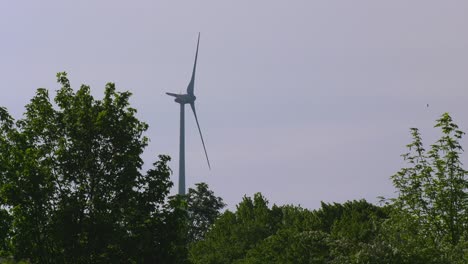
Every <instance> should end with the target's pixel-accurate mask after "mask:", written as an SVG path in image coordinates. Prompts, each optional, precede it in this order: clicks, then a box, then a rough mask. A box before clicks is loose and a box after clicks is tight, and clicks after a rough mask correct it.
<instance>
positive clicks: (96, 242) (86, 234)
mask: <svg viewBox="0 0 468 264" xmlns="http://www.w3.org/2000/svg"><path fill="white" fill-rule="evenodd" d="M57 80H58V82H59V83H60V84H61V86H62V87H61V89H59V90H58V91H57V95H56V96H55V98H54V102H55V104H54V103H53V102H52V101H51V100H50V99H49V93H48V91H47V90H46V89H38V90H37V93H36V95H35V96H34V97H33V98H32V100H31V102H30V103H29V104H28V105H27V106H26V112H25V114H24V116H23V118H22V119H20V120H18V121H16V122H15V121H14V119H13V118H12V117H11V116H10V115H9V114H8V112H7V111H6V109H4V108H0V213H1V214H2V220H1V221H0V235H1V236H2V237H1V238H2V239H3V240H4V241H6V243H2V245H0V246H3V248H5V247H8V252H9V253H10V254H12V255H13V256H14V257H15V258H17V259H30V260H31V261H32V262H34V263H121V262H125V263H133V262H135V263H144V262H150V261H152V262H157V261H160V260H162V259H166V260H167V259H173V258H172V257H171V256H174V255H175V254H177V253H176V252H174V248H177V247H176V246H174V245H173V244H172V243H173V241H171V240H168V238H171V237H174V235H171V234H170V233H171V232H177V230H174V229H170V228H167V227H168V221H169V219H173V218H174V217H177V215H178V214H179V211H178V210H177V208H176V207H177V206H176V207H174V206H175V205H174V204H177V202H173V205H174V206H171V204H167V203H166V199H167V195H168V193H169V189H170V187H171V186H172V183H171V182H170V180H169V176H170V169H169V167H168V166H167V162H168V161H169V157H167V156H160V157H159V161H157V162H155V163H154V167H153V168H152V169H150V170H149V171H148V172H147V173H146V174H142V173H141V172H140V170H141V167H142V164H143V161H142V159H141V157H140V155H141V154H142V152H143V149H144V148H145V147H146V145H147V141H148V140H147V138H146V137H144V136H143V133H144V131H145V130H146V129H147V127H148V126H147V124H145V123H144V122H142V121H140V120H138V119H137V118H136V116H135V114H136V110H135V109H134V108H131V107H130V106H129V98H130V96H131V94H130V93H129V92H116V89H115V85H114V84H113V83H108V84H107V85H106V89H105V93H104V98H103V99H102V100H96V99H94V98H93V96H92V95H91V93H90V88H89V87H88V86H86V85H82V86H81V88H80V89H78V90H77V92H76V93H75V92H74V91H73V89H72V88H71V86H70V82H69V80H68V79H67V75H66V73H58V74H57ZM5 226H7V228H5ZM164 263H171V262H170V261H164Z"/></svg>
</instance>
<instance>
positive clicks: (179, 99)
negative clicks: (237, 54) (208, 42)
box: [166, 33, 211, 195]
mask: <svg viewBox="0 0 468 264" xmlns="http://www.w3.org/2000/svg"><path fill="white" fill-rule="evenodd" d="M199 43H200V33H198V41H197V51H196V53H195V63H194V64H193V72H192V78H191V79H190V83H189V84H188V86H187V93H186V94H174V93H166V94H167V95H170V96H173V97H175V100H174V101H175V102H176V103H178V104H180V145H179V194H181V195H184V194H185V105H186V104H190V107H191V108H192V111H193V115H194V116H195V121H196V122H197V127H198V132H200V137H201V141H202V144H203V149H204V150H205V156H206V161H207V162H208V168H210V169H211V166H210V160H209V159H208V153H207V152H206V147H205V141H204V140H203V135H202V132H201V129H200V124H199V123H198V118H197V112H196V111H195V100H196V99H197V97H195V94H194V93H193V88H194V84H195V69H196V68H197V57H198V45H199Z"/></svg>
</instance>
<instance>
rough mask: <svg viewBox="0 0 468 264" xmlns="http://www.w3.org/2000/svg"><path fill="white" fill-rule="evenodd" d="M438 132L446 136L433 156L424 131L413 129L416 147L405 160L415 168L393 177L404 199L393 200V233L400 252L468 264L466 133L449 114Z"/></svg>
mask: <svg viewBox="0 0 468 264" xmlns="http://www.w3.org/2000/svg"><path fill="white" fill-rule="evenodd" d="M435 127H438V128H440V129H441V130H442V136H441V138H440V139H439V140H437V141H436V143H434V144H432V145H431V146H430V150H429V151H426V150H425V148H424V146H423V142H422V138H421V135H420V133H419V131H418V129H416V128H412V129H411V134H412V137H413V142H412V143H410V144H409V145H407V147H408V148H409V152H408V153H406V154H404V155H402V156H403V157H404V159H405V160H406V161H407V162H408V163H409V167H406V168H403V169H401V170H400V171H399V172H398V173H396V174H395V175H393V176H392V180H393V183H394V185H395V187H396V188H397V189H398V193H399V195H398V197H397V198H395V199H393V202H394V207H395V210H394V214H393V217H392V219H393V220H394V221H393V227H389V228H390V229H391V231H392V232H391V233H393V234H395V235H396V237H395V238H394V241H393V242H394V244H395V245H396V246H398V245H400V248H401V250H403V251H408V250H410V251H413V252H408V255H411V254H413V253H414V252H419V253H418V254H419V255H420V256H423V255H427V256H429V257H428V259H429V258H432V259H434V258H435V256H432V254H430V252H434V255H437V256H439V257H437V259H438V260H437V263H444V262H446V263H457V261H459V262H460V263H463V262H464V261H468V259H467V258H466V257H467V256H466V254H467V249H466V248H464V249H463V247H462V246H461V245H466V244H465V243H466V242H465V241H467V240H468V239H467V236H468V194H467V190H468V177H467V175H468V172H467V171H466V170H465V169H464V168H463V167H462V162H461V154H462V153H463V148H462V146H461V144H460V140H461V139H462V137H463V135H464V132H462V131H461V130H459V129H458V126H457V125H456V124H455V123H454V122H453V120H452V118H451V117H450V115H449V114H448V113H445V114H443V115H442V116H441V118H440V119H438V120H437V123H436V125H435ZM463 250H465V252H463ZM463 254H465V259H464V260H462V258H463ZM425 261H426V260H424V259H423V260H422V261H421V263H422V262H425ZM465 263H466V262H465Z"/></svg>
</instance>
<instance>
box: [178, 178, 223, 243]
mask: <svg viewBox="0 0 468 264" xmlns="http://www.w3.org/2000/svg"><path fill="white" fill-rule="evenodd" d="M224 206H226V204H225V203H223V199H222V198H221V197H216V196H215V195H214V193H213V191H211V190H210V189H209V188H208V184H206V183H203V182H202V183H197V184H196V189H192V188H189V190H188V193H187V210H188V218H189V219H188V220H189V233H188V237H189V238H188V239H189V242H190V243H192V242H195V241H198V240H200V239H203V238H204V237H205V233H206V232H207V231H208V230H209V229H210V227H211V226H212V225H213V223H214V221H215V220H216V219H217V218H218V216H219V215H220V210H221V209H223V208H224Z"/></svg>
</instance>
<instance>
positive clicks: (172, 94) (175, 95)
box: [166, 93, 178, 97]
mask: <svg viewBox="0 0 468 264" xmlns="http://www.w3.org/2000/svg"><path fill="white" fill-rule="evenodd" d="M166 94H167V95H170V96H174V97H177V96H178V94H175V93H166Z"/></svg>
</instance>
